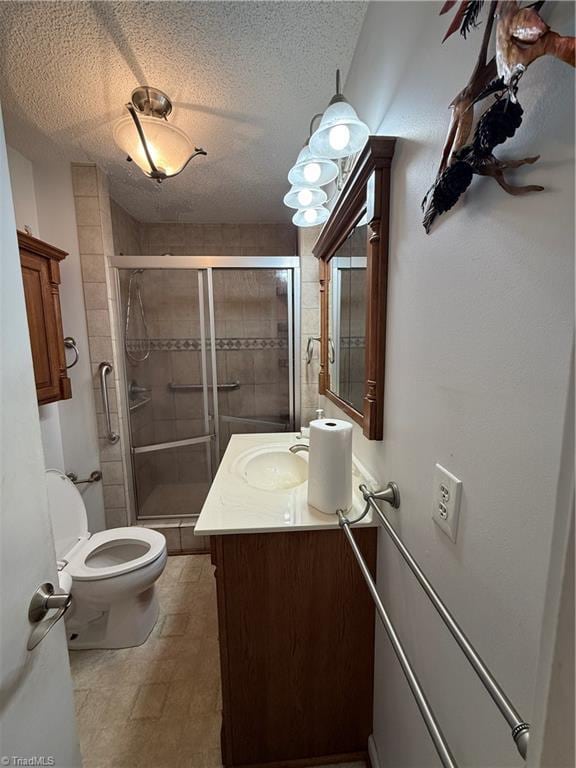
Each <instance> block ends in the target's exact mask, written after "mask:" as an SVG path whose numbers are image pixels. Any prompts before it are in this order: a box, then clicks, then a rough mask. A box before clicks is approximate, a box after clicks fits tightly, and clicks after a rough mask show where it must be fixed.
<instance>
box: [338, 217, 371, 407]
mask: <svg viewBox="0 0 576 768" xmlns="http://www.w3.org/2000/svg"><path fill="white" fill-rule="evenodd" d="M365 220H366V217H365V216H362V217H361V218H360V221H359V223H358V224H357V225H356V226H355V227H354V229H353V230H352V231H351V232H350V234H349V235H348V237H347V238H346V240H345V241H344V243H343V244H342V245H341V246H340V248H339V249H338V250H337V251H336V252H335V253H334V256H333V257H332V259H331V260H330V282H329V297H328V306H329V312H328V334H329V356H328V362H329V371H330V389H331V390H332V392H334V394H335V395H338V397H339V398H341V399H342V400H344V401H345V402H347V403H349V404H350V405H351V406H352V407H353V408H354V409H355V410H357V411H359V412H360V413H362V411H363V400H364V388H365V382H366V368H365V352H366V306H367V293H366V267H367V254H368V227H367V225H366V224H365V223H364V222H365Z"/></svg>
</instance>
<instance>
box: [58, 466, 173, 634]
mask: <svg viewBox="0 0 576 768" xmlns="http://www.w3.org/2000/svg"><path fill="white" fill-rule="evenodd" d="M46 485H47V489H48V506H49V510H50V517H51V520H52V530H53V533H54V543H55V546H56V556H57V558H58V570H59V571H60V573H65V574H67V575H68V576H69V577H70V578H71V579H72V607H71V608H70V610H69V611H68V614H67V615H66V635H67V638H68V647H69V648H76V649H80V648H82V649H87V648H130V647H132V646H134V645H141V644H142V643H143V642H144V641H145V640H146V638H147V637H148V635H149V634H150V632H151V631H152V629H153V627H154V625H155V624H156V621H157V619H158V600H157V597H156V594H155V589H154V584H155V582H156V580H157V579H158V577H159V576H160V574H161V573H162V571H163V570H164V566H165V565H166V557H167V554H166V539H165V538H164V536H163V535H162V534H161V533H158V532H157V531H153V530H150V529H149V528H139V527H126V528H111V529H110V530H107V531H100V532H98V533H94V534H90V533H89V532H88V520H87V517H86V508H85V506H84V502H83V500H82V496H81V495H80V493H79V491H78V489H77V488H76V486H75V485H74V484H73V483H72V482H71V481H70V480H69V479H68V478H67V477H66V475H64V474H63V473H62V472H60V471H58V470H55V469H49V470H47V472H46Z"/></svg>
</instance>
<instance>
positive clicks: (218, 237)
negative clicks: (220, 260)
mask: <svg viewBox="0 0 576 768" xmlns="http://www.w3.org/2000/svg"><path fill="white" fill-rule="evenodd" d="M140 232H141V235H140V237H141V243H142V253H145V254H148V255H158V254H164V253H170V254H172V255H173V256H182V255H186V256H295V255H296V254H297V252H298V251H297V242H296V230H295V228H294V227H293V226H292V225H291V224H142V225H141V230H140ZM124 253H127V252H126V251H124Z"/></svg>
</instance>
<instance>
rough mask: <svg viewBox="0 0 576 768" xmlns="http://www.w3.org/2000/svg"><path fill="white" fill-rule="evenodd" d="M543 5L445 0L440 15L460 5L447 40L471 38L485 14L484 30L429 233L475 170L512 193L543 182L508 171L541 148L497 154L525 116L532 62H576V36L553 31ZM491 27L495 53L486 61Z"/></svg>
mask: <svg viewBox="0 0 576 768" xmlns="http://www.w3.org/2000/svg"><path fill="white" fill-rule="evenodd" d="M543 5H544V2H535V3H531V4H530V5H525V6H521V5H520V3H518V2H516V0H499V1H496V2H494V0H493V1H492V2H485V1H484V0H463V2H457V0H448V2H445V3H444V5H443V6H442V9H441V11H440V14H441V15H442V14H445V13H448V12H450V11H451V10H452V9H453V8H454V7H455V6H457V10H456V13H455V14H454V18H453V19H452V23H451V24H450V26H449V28H448V31H447V32H446V35H445V36H444V40H447V39H448V38H449V37H450V35H452V34H453V33H454V32H456V31H457V30H458V29H459V30H460V34H461V35H462V36H463V37H464V38H465V39H466V38H467V37H468V35H469V34H470V32H471V31H472V30H473V29H474V28H476V27H478V26H479V25H480V23H481V17H482V16H484V19H483V25H484V33H483V36H482V44H481V46H480V51H479V54H478V60H477V62H476V66H475V67H474V70H473V72H472V74H471V75H470V79H469V80H468V83H467V84H466V85H465V86H464V88H463V89H462V90H461V91H460V93H459V94H458V95H457V96H456V98H455V99H454V100H453V101H452V103H451V104H450V108H451V110H452V118H451V120H450V126H449V128H448V135H447V136H446V141H445V143H444V148H443V150H442V157H441V160H440V166H439V168H438V172H437V174H436V180H435V181H434V184H433V185H432V187H431V188H430V189H429V190H428V193H427V194H426V197H425V198H424V200H423V201H422V210H423V211H424V220H423V225H424V229H425V230H426V233H429V232H430V228H431V226H432V224H433V222H434V221H435V219H436V218H437V217H438V216H440V215H441V214H443V213H445V212H446V211H449V210H450V208H452V206H453V205H454V204H455V203H456V201H457V200H458V198H459V197H460V195H461V194H462V193H463V192H464V191H465V190H466V189H467V188H468V187H469V186H470V184H471V183H472V178H473V176H474V174H477V175H478V176H490V177H492V178H493V179H495V181H497V182H498V184H499V185H500V186H501V187H502V189H504V190H505V191H506V192H508V193H509V194H510V195H522V194H525V193H527V192H539V191H541V190H542V189H543V187H540V186H537V185H535V184H530V185H528V186H523V187H519V186H514V185H513V184H510V183H509V182H508V181H507V180H506V177H505V173H504V172H505V171H506V170H508V169H510V168H518V167H520V166H521V165H525V164H527V163H529V164H531V163H535V162H536V161H537V160H538V158H539V157H540V156H539V155H536V156H535V157H524V158H521V159H518V160H499V159H498V158H497V157H496V156H495V155H494V149H495V148H496V147H497V146H498V145H500V144H503V143H504V142H505V141H506V140H507V139H510V138H511V137H512V136H514V134H515V133H516V130H517V129H518V128H519V127H520V125H521V123H522V115H523V110H522V107H521V106H520V103H519V101H518V88H519V82H520V79H521V77H522V75H523V74H524V72H525V71H526V69H527V68H528V66H529V65H530V64H531V63H532V62H533V61H536V59H538V58H540V57H541V56H545V55H547V54H548V55H551V56H555V57H556V58H558V59H560V60H561V61H565V62H566V63H567V64H571V65H572V66H573V67H574V65H575V62H574V58H575V51H576V38H574V37H563V36H562V35H559V34H558V33H556V32H554V31H552V30H551V29H550V27H549V26H548V25H547V24H546V22H545V21H543V19H542V18H541V16H540V14H539V11H540V9H541V8H542V6H543ZM485 6H486V8H485ZM493 33H494V34H495V46H496V55H495V56H494V57H492V58H491V59H489V60H488V48H489V45H490V41H491V39H492V35H493ZM444 40H443V41H442V42H444ZM488 97H491V103H490V105H489V106H488V108H487V109H486V110H485V111H484V112H483V113H482V115H481V117H480V119H479V120H478V123H477V124H476V127H475V128H474V130H473V126H474V110H475V106H476V104H478V102H480V101H482V100H484V99H486V98H488ZM471 134H472V139H471V140H470V135H471Z"/></svg>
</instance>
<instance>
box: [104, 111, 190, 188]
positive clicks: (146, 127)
mask: <svg viewBox="0 0 576 768" xmlns="http://www.w3.org/2000/svg"><path fill="white" fill-rule="evenodd" d="M138 119H139V120H140V124H141V126H142V130H143V131H144V135H145V137H146V144H147V145H148V151H149V152H150V157H151V158H152V161H153V162H154V164H155V166H156V168H157V169H158V171H160V172H162V173H164V174H166V176H174V175H175V174H177V173H180V171H181V170H182V168H183V167H184V166H185V165H186V162H187V161H188V159H189V158H190V155H192V154H193V153H194V150H195V147H194V145H193V144H192V142H191V141H190V139H189V138H188V136H186V134H185V133H184V131H181V130H180V128H176V126H175V125H170V123H167V122H166V120H163V119H162V118H159V117H147V116H146V115H138ZM114 141H115V142H116V144H118V146H119V147H120V149H122V150H123V151H124V152H126V154H127V155H128V156H129V157H131V158H132V160H133V161H134V162H135V163H136V164H137V165H138V166H139V167H140V168H141V169H142V170H143V171H144V173H145V174H146V175H147V176H150V175H151V173H152V168H150V163H149V162H148V159H147V158H146V153H145V152H144V147H143V146H142V142H141V141H140V137H139V136H138V131H137V130H136V126H135V124H134V120H133V119H132V118H131V117H130V116H129V115H128V117H123V118H121V119H120V120H119V121H118V122H117V123H116V125H115V126H114Z"/></svg>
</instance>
